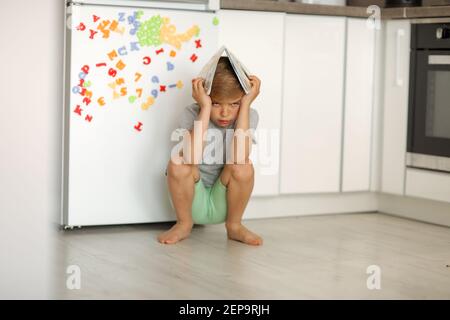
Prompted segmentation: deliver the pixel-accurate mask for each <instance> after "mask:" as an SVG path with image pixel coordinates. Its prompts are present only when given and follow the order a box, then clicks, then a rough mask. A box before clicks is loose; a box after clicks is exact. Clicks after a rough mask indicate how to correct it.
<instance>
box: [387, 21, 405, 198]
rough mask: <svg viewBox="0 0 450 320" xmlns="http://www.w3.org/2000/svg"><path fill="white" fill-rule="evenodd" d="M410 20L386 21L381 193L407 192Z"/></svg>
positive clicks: (399, 193)
mask: <svg viewBox="0 0 450 320" xmlns="http://www.w3.org/2000/svg"><path fill="white" fill-rule="evenodd" d="M410 34H411V25H410V22H409V21H408V20H392V21H387V22H386V34H385V37H386V51H385V78H384V105H383V126H382V128H383V129H382V130H383V139H382V157H381V161H382V164H381V166H382V168H381V171H382V174H381V192H385V193H391V194H398V195H403V194H404V188H405V187H404V186H405V169H406V163H405V157H406V137H407V116H408V86H409V53H410Z"/></svg>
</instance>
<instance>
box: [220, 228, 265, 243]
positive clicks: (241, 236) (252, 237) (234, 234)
mask: <svg viewBox="0 0 450 320" xmlns="http://www.w3.org/2000/svg"><path fill="white" fill-rule="evenodd" d="M226 227H227V234H228V238H229V239H231V240H236V241H240V242H243V243H246V244H250V245H253V246H259V245H262V243H263V239H262V238H261V237H260V236H258V235H257V234H255V233H253V232H251V231H250V230H248V229H247V228H246V227H244V226H243V225H242V224H240V223H239V224H233V225H226Z"/></svg>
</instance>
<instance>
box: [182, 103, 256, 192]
mask: <svg viewBox="0 0 450 320" xmlns="http://www.w3.org/2000/svg"><path fill="white" fill-rule="evenodd" d="M199 112H200V107H199V105H198V104H197V103H193V104H191V105H188V106H187V107H186V108H185V109H184V110H183V112H182V114H181V117H180V121H179V123H178V125H179V128H181V129H187V130H191V129H192V128H193V127H194V121H195V120H196V119H197V116H198V114H199ZM258 120H259V116H258V112H257V111H256V110H255V109H253V108H250V117H249V129H253V130H255V129H256V127H257V125H258ZM235 127H236V121H235V122H233V123H231V124H230V125H229V126H228V127H226V128H225V127H224V128H222V127H218V126H216V125H215V124H214V122H212V121H211V120H210V121H209V125H208V130H207V133H206V142H205V147H204V149H203V158H202V163H200V164H199V165H198V168H199V171H200V177H201V179H202V181H203V184H204V185H205V186H206V187H210V186H212V185H213V184H214V182H215V181H216V180H217V178H218V177H219V176H220V173H221V172H222V169H223V167H224V165H225V164H226V162H227V161H226V160H227V157H228V156H229V152H227V150H229V149H230V148H231V141H232V137H233V132H234V128H235ZM211 129H215V130H211ZM227 129H228V130H227ZM216 130H217V131H216ZM250 131H251V132H252V140H253V143H254V144H256V139H255V136H254V132H253V131H252V130H250ZM227 135H228V138H227ZM220 138H222V139H221V141H220V140H219V139H220ZM221 155H223V157H221ZM221 158H222V159H221ZM220 159H221V160H220Z"/></svg>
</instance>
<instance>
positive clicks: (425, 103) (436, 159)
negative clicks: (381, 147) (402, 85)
mask: <svg viewBox="0 0 450 320" xmlns="http://www.w3.org/2000/svg"><path fill="white" fill-rule="evenodd" d="M410 58H411V60H410V84H409V110H408V142H407V156H406V164H407V166H409V167H416V168H426V169H430V170H438V171H447V172H450V22H448V23H431V24H423V23H417V24H414V23H413V24H412V26H411V57H410Z"/></svg>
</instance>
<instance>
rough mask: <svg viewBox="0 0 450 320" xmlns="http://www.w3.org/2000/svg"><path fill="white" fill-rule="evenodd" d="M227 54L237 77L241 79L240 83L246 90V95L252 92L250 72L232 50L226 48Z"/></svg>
mask: <svg viewBox="0 0 450 320" xmlns="http://www.w3.org/2000/svg"><path fill="white" fill-rule="evenodd" d="M225 52H226V53H227V56H228V58H229V59H230V62H231V66H232V67H233V69H234V72H235V73H236V76H237V78H238V79H239V82H240V83H241V86H242V88H243V89H244V91H245V93H246V94H247V93H249V92H250V90H251V84H250V80H249V78H248V76H249V75H250V72H249V71H248V69H247V68H246V67H245V66H244V65H243V64H242V63H241V62H240V61H239V60H238V59H237V58H236V56H235V55H234V54H233V53H232V52H231V51H230V50H228V49H227V48H225Z"/></svg>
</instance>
